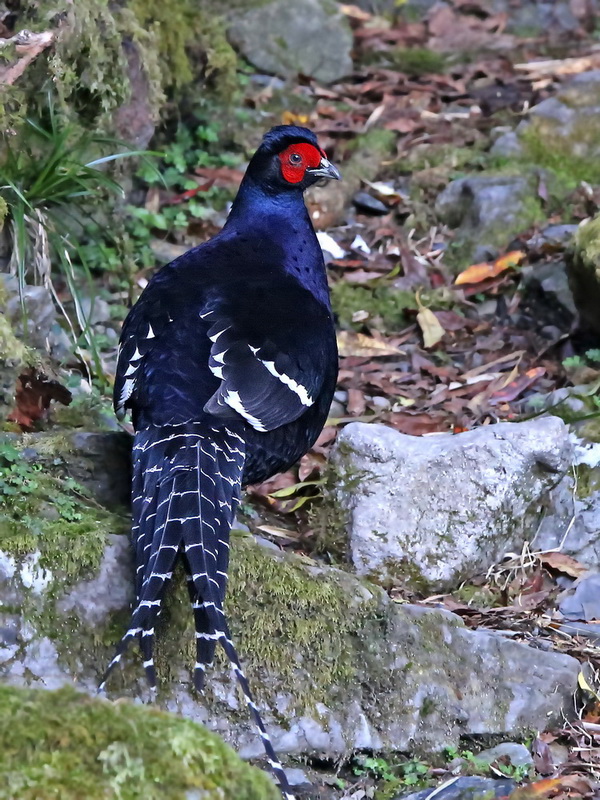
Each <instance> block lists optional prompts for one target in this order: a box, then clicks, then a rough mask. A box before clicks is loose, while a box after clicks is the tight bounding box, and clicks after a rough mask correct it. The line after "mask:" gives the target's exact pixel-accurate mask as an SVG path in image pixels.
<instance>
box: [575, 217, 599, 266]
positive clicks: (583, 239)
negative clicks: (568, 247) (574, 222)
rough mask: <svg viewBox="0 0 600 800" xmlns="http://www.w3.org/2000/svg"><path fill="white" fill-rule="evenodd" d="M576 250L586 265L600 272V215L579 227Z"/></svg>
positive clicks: (576, 236)
mask: <svg viewBox="0 0 600 800" xmlns="http://www.w3.org/2000/svg"><path fill="white" fill-rule="evenodd" d="M575 250H576V252H577V254H578V255H579V257H580V258H581V259H582V260H583V262H584V263H585V264H587V265H589V266H591V267H592V268H595V269H597V270H599V271H600V215H598V216H597V217H594V219H592V220H590V221H589V222H587V223H586V224H585V225H580V226H579V228H578V229H577V233H576V235H575Z"/></svg>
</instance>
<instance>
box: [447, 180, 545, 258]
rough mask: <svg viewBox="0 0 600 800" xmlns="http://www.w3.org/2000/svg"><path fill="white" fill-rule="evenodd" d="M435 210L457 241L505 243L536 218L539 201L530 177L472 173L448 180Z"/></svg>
mask: <svg viewBox="0 0 600 800" xmlns="http://www.w3.org/2000/svg"><path fill="white" fill-rule="evenodd" d="M435 210H436V213H437V215H438V216H439V218H440V220H441V221H442V222H445V223H446V224H447V225H449V226H450V227H451V228H455V229H456V236H457V240H458V241H459V242H466V243H469V242H472V243H473V249H474V247H475V245H476V244H482V243H483V244H485V245H492V246H497V247H502V248H504V247H506V246H507V245H508V243H509V242H510V240H511V239H512V238H513V237H514V236H515V235H516V234H518V233H522V232H523V231H525V230H527V228H529V227H530V226H531V225H532V224H533V223H534V222H536V221H537V220H538V219H539V218H540V214H541V211H540V205H539V201H538V199H537V198H536V192H535V188H534V185H533V182H532V179H531V178H530V177H527V176H524V175H483V174H482V175H473V176H471V177H468V178H458V179H457V180H454V181H452V182H451V183H449V184H448V186H447V187H446V188H445V189H444V190H443V192H441V194H440V195H439V196H438V198H437V200H436V203H435Z"/></svg>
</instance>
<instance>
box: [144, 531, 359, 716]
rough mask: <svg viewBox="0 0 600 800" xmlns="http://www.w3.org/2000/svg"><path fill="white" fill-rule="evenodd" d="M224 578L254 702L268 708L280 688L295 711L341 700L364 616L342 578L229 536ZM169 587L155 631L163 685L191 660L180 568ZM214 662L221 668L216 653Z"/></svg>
mask: <svg viewBox="0 0 600 800" xmlns="http://www.w3.org/2000/svg"><path fill="white" fill-rule="evenodd" d="M229 575H230V579H229V586H228V590H227V598H226V601H225V610H226V612H227V615H228V618H229V620H230V625H231V629H232V634H233V639H234V641H235V642H236V644H237V646H238V649H239V652H240V655H241V657H242V660H243V662H244V668H245V670H246V672H247V674H248V677H249V679H250V682H251V685H252V686H253V688H254V689H255V690H256V693H257V695H258V697H259V699H261V700H263V701H266V702H267V703H269V704H272V702H273V701H274V699H275V697H276V696H277V695H280V694H281V692H282V691H283V692H284V693H286V694H288V695H289V697H290V698H291V700H292V703H293V704H294V707H295V708H296V709H298V710H299V711H300V710H305V709H311V708H314V706H315V705H316V704H318V703H320V702H331V700H332V697H333V696H334V695H338V694H341V695H343V691H344V687H345V686H348V684H349V682H350V681H351V680H352V678H353V676H354V674H355V671H356V659H357V658H358V655H357V653H355V652H354V651H353V646H352V636H353V634H354V633H355V632H356V631H357V630H358V629H359V628H360V625H361V616H362V615H363V614H365V613H367V612H366V608H367V606H366V604H365V603H364V602H363V601H361V600H360V599H358V598H357V599H356V603H355V607H354V608H353V607H352V606H351V602H352V598H351V596H349V594H348V591H347V589H345V587H344V577H345V576H344V574H343V573H337V572H333V571H330V572H328V573H327V574H326V573H325V572H324V571H323V570H322V569H320V568H317V566H316V564H315V563H314V562H312V561H309V560H304V559H299V558H298V557H287V556H283V555H282V556H281V557H279V558H278V557H277V556H274V555H273V554H272V553H270V552H266V551H265V549H264V548H263V547H261V546H260V545H258V544H256V543H255V542H254V541H253V540H252V539H249V538H247V537H240V536H238V535H235V536H234V537H233V546H232V548H231V564H230V569H229ZM174 584H175V587H174V588H175V591H172V592H170V593H169V597H168V599H167V604H166V610H165V615H164V616H165V619H164V620H163V624H162V625H161V630H160V631H159V632H158V634H157V637H158V648H157V651H158V652H157V668H158V671H159V674H160V675H161V678H162V679H163V682H164V683H167V682H168V681H169V680H170V678H172V677H173V675H172V674H171V670H172V666H173V665H176V667H177V668H179V667H181V665H182V663H184V664H191V663H192V662H193V660H194V653H193V648H194V646H195V645H194V634H193V619H192V614H191V611H190V606H189V601H188V596H187V590H186V588H185V580H184V575H183V573H182V571H181V572H180V574H179V575H178V576H177V575H176V577H175V580H174ZM217 663H219V664H220V665H221V667H225V666H226V659H225V657H224V655H223V654H222V653H221V652H220V650H218V651H217ZM265 674H270V675H273V676H276V677H277V684H276V686H272V685H270V683H269V682H267V681H265V680H264V677H265ZM210 691H211V685H210V679H209V681H208V692H209V694H210ZM242 713H245V711H243V712H242Z"/></svg>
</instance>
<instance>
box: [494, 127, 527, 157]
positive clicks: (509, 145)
mask: <svg viewBox="0 0 600 800" xmlns="http://www.w3.org/2000/svg"><path fill="white" fill-rule="evenodd" d="M490 154H491V155H493V156H498V157H500V158H515V157H519V156H521V155H522V154H523V145H522V144H521V140H520V139H519V137H518V135H517V134H516V133H515V131H510V132H508V133H504V134H502V136H499V137H498V138H497V139H496V141H495V142H494V144H493V145H492V147H491V148H490Z"/></svg>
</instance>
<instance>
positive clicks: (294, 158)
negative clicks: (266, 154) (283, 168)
mask: <svg viewBox="0 0 600 800" xmlns="http://www.w3.org/2000/svg"><path fill="white" fill-rule="evenodd" d="M301 163H302V156H301V155H300V153H291V155H290V164H296V165H297V164H301Z"/></svg>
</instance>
